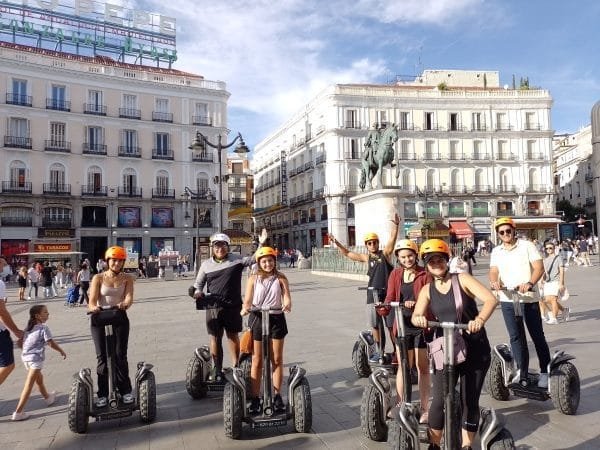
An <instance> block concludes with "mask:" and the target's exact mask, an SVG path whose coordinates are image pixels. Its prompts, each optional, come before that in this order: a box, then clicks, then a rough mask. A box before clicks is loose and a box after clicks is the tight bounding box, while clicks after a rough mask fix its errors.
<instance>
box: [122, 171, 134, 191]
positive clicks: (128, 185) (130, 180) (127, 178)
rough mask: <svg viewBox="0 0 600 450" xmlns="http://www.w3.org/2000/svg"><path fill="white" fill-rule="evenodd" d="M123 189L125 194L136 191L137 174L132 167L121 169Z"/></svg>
mask: <svg viewBox="0 0 600 450" xmlns="http://www.w3.org/2000/svg"><path fill="white" fill-rule="evenodd" d="M123 191H124V192H125V193H126V194H134V193H136V191H137V175H136V173H135V170H133V169H125V170H124V171H123Z"/></svg>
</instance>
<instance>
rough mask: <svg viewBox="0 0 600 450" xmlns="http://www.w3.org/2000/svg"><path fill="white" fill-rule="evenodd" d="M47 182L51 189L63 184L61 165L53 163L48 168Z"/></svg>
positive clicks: (63, 169) (63, 174)
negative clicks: (48, 177)
mask: <svg viewBox="0 0 600 450" xmlns="http://www.w3.org/2000/svg"><path fill="white" fill-rule="evenodd" d="M49 181H50V185H51V186H52V187H53V188H58V187H61V186H63V185H64V184H65V167H64V166H63V165H62V164H58V163H55V164H52V165H51V166H50V179H49Z"/></svg>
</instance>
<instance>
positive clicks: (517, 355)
mask: <svg viewBox="0 0 600 450" xmlns="http://www.w3.org/2000/svg"><path fill="white" fill-rule="evenodd" d="M500 307H501V308H502V316H503V317H504V324H505V325H506V330H507V331H508V336H509V338H510V348H511V350H512V354H513V358H514V360H515V362H516V364H517V368H519V369H520V370H521V379H526V377H527V373H528V371H529V349H528V348H527V336H526V335H525V325H527V330H528V331H529V336H531V340H532V341H533V345H534V346H535V352H536V353H537V356H538V360H539V362H540V372H541V373H547V372H548V364H549V363H550V349H549V348H548V343H547V342H546V336H545V335H544V327H543V325H542V317H541V315H540V306H539V303H538V302H534V303H521V310H522V312H523V321H524V325H523V334H522V335H521V333H520V331H519V324H518V322H517V318H516V317H515V309H514V305H513V303H512V302H501V303H500Z"/></svg>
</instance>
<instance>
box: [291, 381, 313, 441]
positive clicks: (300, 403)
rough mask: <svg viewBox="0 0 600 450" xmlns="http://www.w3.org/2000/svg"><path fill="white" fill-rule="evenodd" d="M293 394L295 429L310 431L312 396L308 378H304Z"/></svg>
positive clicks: (300, 431)
mask: <svg viewBox="0 0 600 450" xmlns="http://www.w3.org/2000/svg"><path fill="white" fill-rule="evenodd" d="M292 394H293V396H294V429H295V430H296V433H310V429H311V428H312V397H311V395H310V385H309V384H308V380H307V379H306V378H302V380H301V381H300V383H299V384H298V386H296V387H295V388H294V391H293V392H292Z"/></svg>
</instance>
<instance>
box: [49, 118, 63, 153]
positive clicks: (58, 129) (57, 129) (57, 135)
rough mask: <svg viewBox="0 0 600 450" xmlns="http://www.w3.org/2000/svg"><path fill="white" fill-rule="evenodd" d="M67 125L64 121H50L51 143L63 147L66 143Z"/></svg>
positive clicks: (53, 145)
mask: <svg viewBox="0 0 600 450" xmlns="http://www.w3.org/2000/svg"><path fill="white" fill-rule="evenodd" d="M66 129H67V125H66V124H65V123H62V122H50V145H51V146H52V147H61V146H64V145H65V140H66V136H65V135H66Z"/></svg>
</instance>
